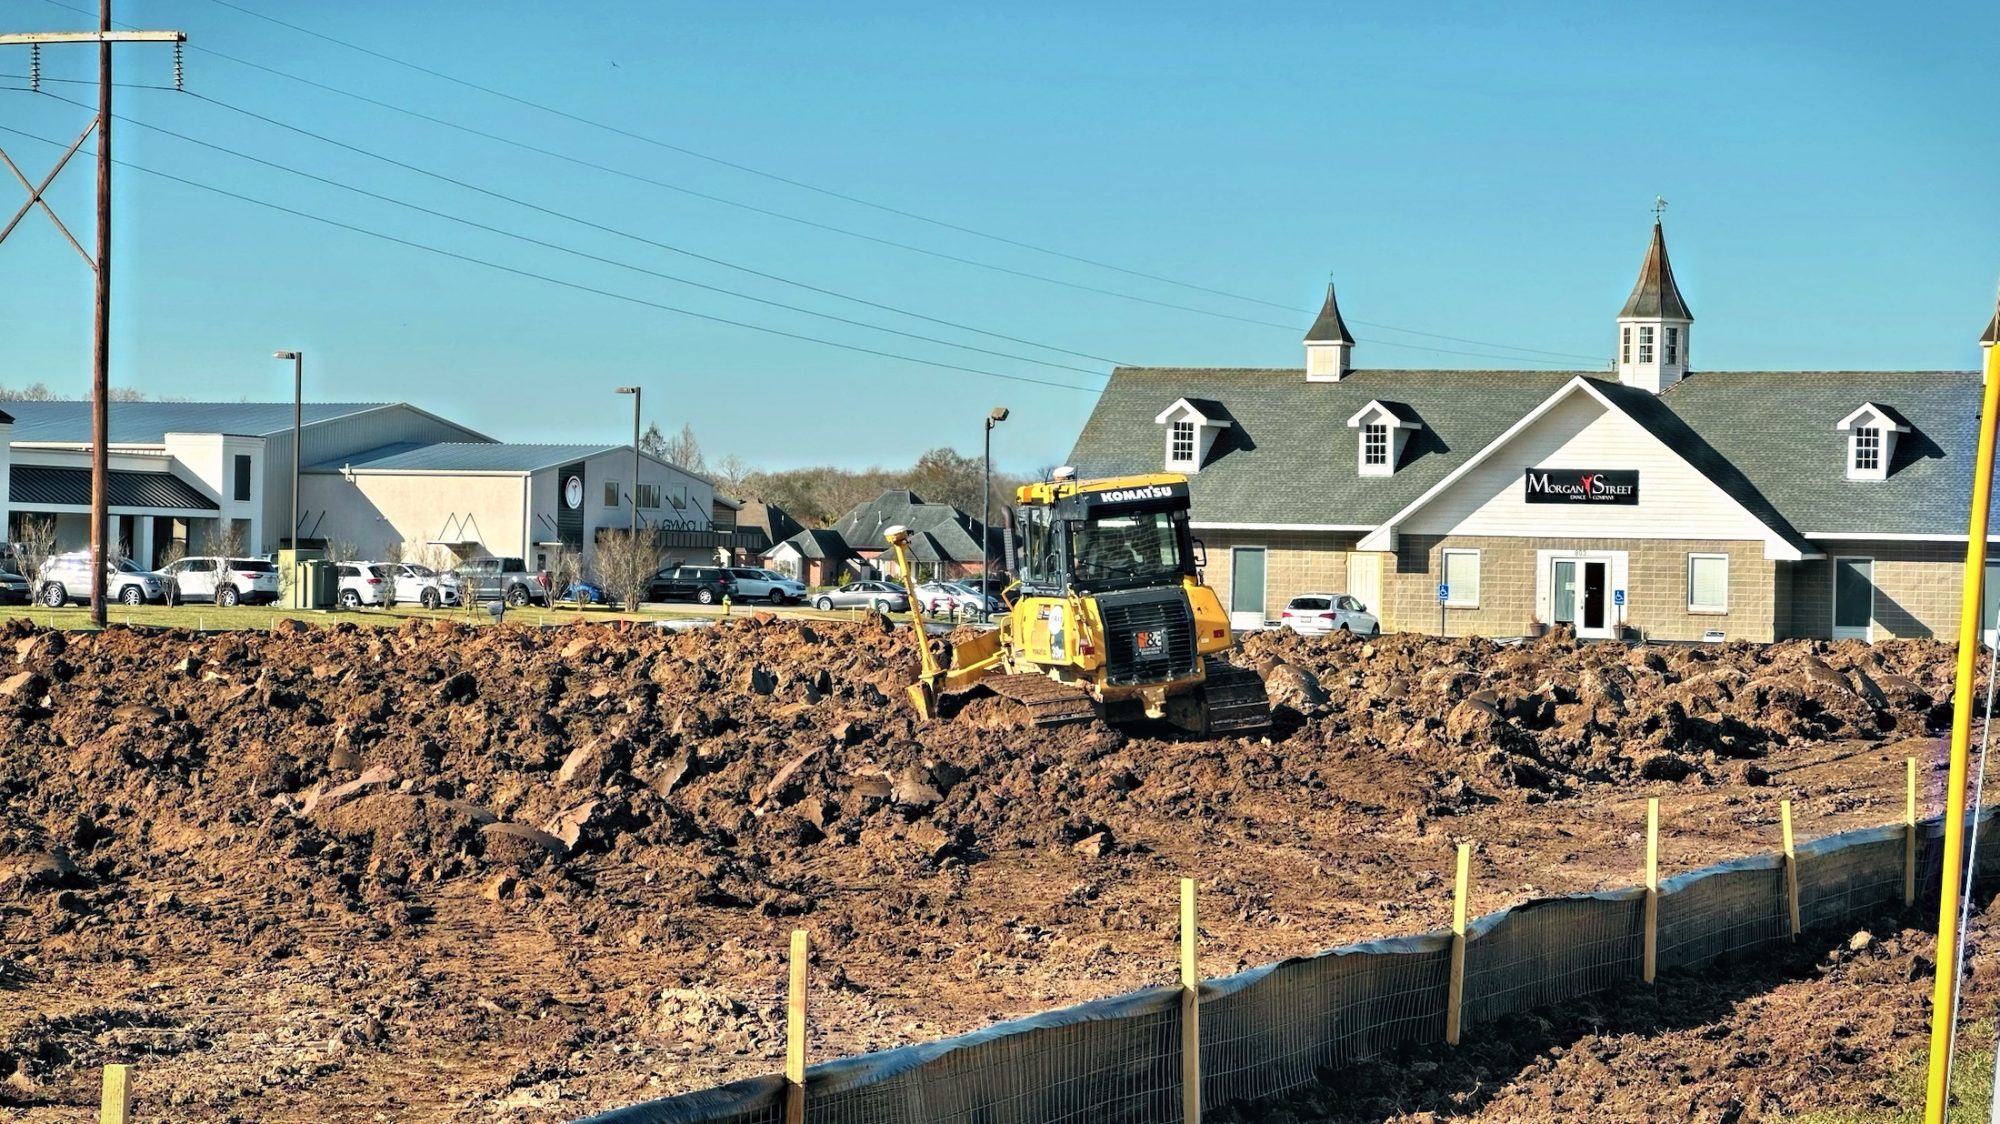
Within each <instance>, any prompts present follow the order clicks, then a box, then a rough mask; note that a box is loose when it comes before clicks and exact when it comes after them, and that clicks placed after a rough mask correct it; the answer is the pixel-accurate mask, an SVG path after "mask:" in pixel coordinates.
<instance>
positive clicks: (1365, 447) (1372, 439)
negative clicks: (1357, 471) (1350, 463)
mask: <svg viewBox="0 0 2000 1124" xmlns="http://www.w3.org/2000/svg"><path fill="white" fill-rule="evenodd" d="M1361 467H1362V468H1363V469H1364V470H1366V469H1370V468H1382V469H1386V468H1388V467H1389V427H1388V426H1386V425H1383V424H1382V423H1380V422H1369V423H1368V424H1367V425H1364V426H1362V427H1361Z"/></svg>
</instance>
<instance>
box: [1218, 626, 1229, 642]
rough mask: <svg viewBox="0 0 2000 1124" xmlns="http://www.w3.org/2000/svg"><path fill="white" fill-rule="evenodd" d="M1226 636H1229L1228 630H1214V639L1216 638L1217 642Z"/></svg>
mask: <svg viewBox="0 0 2000 1124" xmlns="http://www.w3.org/2000/svg"><path fill="white" fill-rule="evenodd" d="M1227 635H1229V630H1228V629H1225V628H1218V629H1216V630H1215V638H1216V639H1217V640H1220V639H1222V638H1223V637H1225V636H1227Z"/></svg>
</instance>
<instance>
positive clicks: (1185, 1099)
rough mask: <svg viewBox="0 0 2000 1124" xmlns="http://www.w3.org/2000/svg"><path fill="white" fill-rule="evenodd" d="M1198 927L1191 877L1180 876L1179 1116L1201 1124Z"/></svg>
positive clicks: (1189, 1121) (1199, 936) (1189, 1123)
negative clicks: (1181, 877)
mask: <svg viewBox="0 0 2000 1124" xmlns="http://www.w3.org/2000/svg"><path fill="white" fill-rule="evenodd" d="M1200 938H1201V926H1200V925H1199V924H1198V923H1197V921H1196V918H1195V909H1194V879H1192V878H1183V879H1181V1119H1183V1120H1185V1121H1186V1122H1187V1124H1201V958H1200V953H1199V951H1198V949H1197V942H1198V941H1199V940H1200Z"/></svg>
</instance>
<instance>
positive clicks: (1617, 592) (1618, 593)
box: [1611, 589, 1625, 605]
mask: <svg viewBox="0 0 2000 1124" xmlns="http://www.w3.org/2000/svg"><path fill="white" fill-rule="evenodd" d="M1611 603H1612V604H1613V605H1623V604H1624V603H1625V591H1624V590H1622V589H1614V590H1612V591H1611Z"/></svg>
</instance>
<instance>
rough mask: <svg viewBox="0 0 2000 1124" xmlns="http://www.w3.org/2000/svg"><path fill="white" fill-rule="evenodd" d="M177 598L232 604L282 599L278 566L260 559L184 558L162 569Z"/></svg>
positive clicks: (173, 598)
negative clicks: (279, 595)
mask: <svg viewBox="0 0 2000 1124" xmlns="http://www.w3.org/2000/svg"><path fill="white" fill-rule="evenodd" d="M160 575H161V576H162V577H164V578H166V579H167V592H168V595H169V597H170V599H172V600H174V601H212V602H214V603H215V604H218V605H223V606H229V605H235V604H239V603H241V604H244V605H263V604H269V603H272V602H275V601H277V600H278V567H277V566H276V565H275V564H274V563H270V562H265V561H262V560H260V559H256V558H219V557H214V556H207V557H198V558H182V559H180V560H179V561H176V562H171V563H169V564H167V565H166V566H165V567H164V568H162V569H161V570H160Z"/></svg>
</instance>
